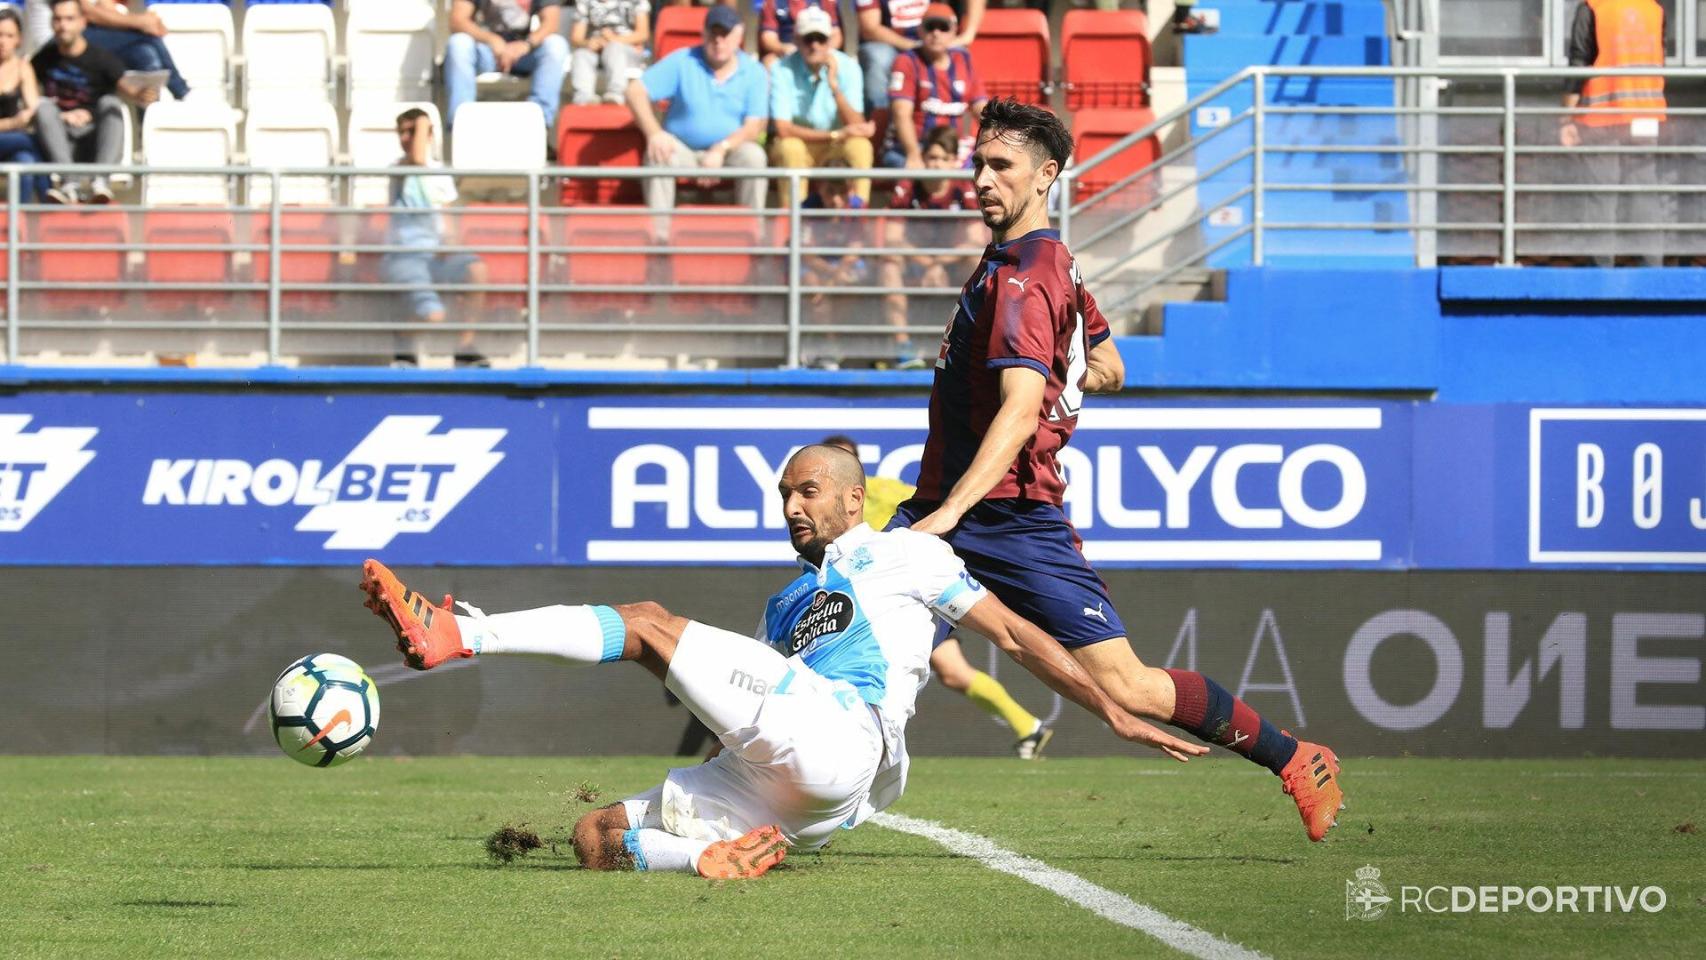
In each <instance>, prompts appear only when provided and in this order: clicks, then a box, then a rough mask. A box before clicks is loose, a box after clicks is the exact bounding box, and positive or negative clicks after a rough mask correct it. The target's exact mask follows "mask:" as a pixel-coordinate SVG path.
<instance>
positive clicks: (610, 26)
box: [569, 0, 652, 106]
mask: <svg viewBox="0 0 1706 960" xmlns="http://www.w3.org/2000/svg"><path fill="white" fill-rule="evenodd" d="M651 12H652V5H651V4H650V3H649V2H647V0H582V3H581V8H580V13H579V15H578V16H576V17H575V25H574V29H573V31H572V32H571V33H570V34H569V45H570V46H572V47H573V48H574V53H573V55H572V57H571V58H570V60H569V88H570V90H571V91H572V92H573V95H574V103H575V105H576V106H585V105H586V104H589V103H594V102H596V101H597V100H598V94H597V89H598V87H597V83H598V69H599V67H600V66H602V67H603V68H604V99H605V100H607V101H609V102H610V103H621V102H622V92H623V91H624V90H626V89H628V83H629V81H631V80H633V79H634V78H635V77H637V76H639V75H640V73H641V71H643V70H644V69H645V66H646V45H647V44H648V43H650V42H651V39H652V18H651Z"/></svg>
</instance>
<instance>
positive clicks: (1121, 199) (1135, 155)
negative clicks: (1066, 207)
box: [1072, 109, 1161, 209]
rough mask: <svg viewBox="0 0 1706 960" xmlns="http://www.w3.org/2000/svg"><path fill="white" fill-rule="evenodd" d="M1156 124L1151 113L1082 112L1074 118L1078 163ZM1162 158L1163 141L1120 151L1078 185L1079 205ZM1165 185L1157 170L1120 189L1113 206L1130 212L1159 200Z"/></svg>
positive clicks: (1154, 139)
mask: <svg viewBox="0 0 1706 960" xmlns="http://www.w3.org/2000/svg"><path fill="white" fill-rule="evenodd" d="M1154 120H1155V114H1154V113H1152V112H1151V111H1149V110H1148V109H1136V110H1080V111H1079V112H1077V113H1075V114H1073V116H1072V147H1073V149H1072V155H1073V159H1074V163H1076V164H1082V163H1084V162H1085V161H1086V160H1089V159H1090V158H1091V157H1094V156H1095V155H1096V154H1098V153H1101V152H1102V151H1103V150H1105V149H1107V148H1108V147H1111V146H1113V145H1114V144H1115V143H1117V142H1119V141H1120V140H1121V139H1123V138H1124V137H1126V136H1127V135H1128V134H1131V133H1133V132H1134V131H1136V130H1138V129H1139V128H1140V127H1143V126H1146V125H1148V124H1150V123H1152V122H1154ZM1160 156H1161V140H1160V138H1159V137H1156V136H1153V135H1152V136H1149V137H1146V138H1144V139H1142V140H1139V141H1138V142H1137V143H1134V144H1132V145H1131V146H1129V147H1127V148H1126V149H1124V150H1122V151H1120V152H1119V153H1118V154H1116V155H1115V156H1114V157H1112V158H1111V159H1109V160H1107V161H1104V162H1103V163H1101V164H1099V165H1097V166H1096V167H1095V168H1093V169H1092V170H1090V172H1089V173H1088V174H1086V175H1085V176H1084V177H1083V178H1081V179H1078V180H1075V181H1074V182H1075V183H1076V184H1077V196H1076V197H1075V198H1074V199H1075V201H1076V202H1079V203H1082V202H1083V201H1085V200H1088V199H1090V198H1091V197H1093V196H1096V195H1097V194H1099V193H1102V192H1103V191H1105V190H1108V189H1109V188H1110V187H1112V186H1113V185H1114V184H1115V183H1116V182H1117V181H1119V180H1120V179H1122V178H1124V177H1126V176H1128V175H1130V174H1132V173H1135V172H1137V171H1138V170H1141V169H1143V168H1144V167H1146V166H1148V165H1149V164H1151V163H1154V162H1155V160H1156V159H1158V158H1159V157H1160ZM1160 183H1161V172H1160V171H1159V170H1155V171H1152V172H1150V173H1149V174H1147V175H1146V176H1144V177H1142V178H1141V179H1139V180H1136V181H1133V182H1132V183H1130V184H1126V185H1123V186H1121V187H1120V188H1119V194H1118V197H1117V199H1113V200H1112V201H1111V202H1113V203H1115V204H1116V205H1117V206H1119V207H1123V208H1127V209H1130V208H1132V207H1139V206H1142V205H1143V204H1145V203H1148V202H1149V201H1150V200H1152V199H1154V198H1155V195H1156V193H1157V192H1158V191H1159V187H1160Z"/></svg>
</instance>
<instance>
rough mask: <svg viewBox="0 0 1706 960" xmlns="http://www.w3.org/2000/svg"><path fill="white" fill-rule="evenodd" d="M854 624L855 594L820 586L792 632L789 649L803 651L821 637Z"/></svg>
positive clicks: (789, 650)
mask: <svg viewBox="0 0 1706 960" xmlns="http://www.w3.org/2000/svg"><path fill="white" fill-rule="evenodd" d="M852 625H853V598H852V597H851V596H849V595H848V594H845V593H842V592H841V591H840V590H835V591H829V590H819V591H818V592H817V593H816V594H815V595H814V596H813V597H812V602H811V603H810V604H809V605H808V606H807V607H806V611H805V612H804V613H802V614H800V619H799V620H797V621H795V623H794V629H793V630H791V631H789V634H788V650H787V652H788V653H789V654H790V655H791V654H796V653H799V652H800V651H801V650H804V649H805V648H806V647H808V646H810V645H812V644H813V643H815V642H816V641H817V640H819V639H821V638H823V637H827V636H832V635H834V634H838V633H842V632H844V631H845V630H846V629H847V628H848V627H850V626H852Z"/></svg>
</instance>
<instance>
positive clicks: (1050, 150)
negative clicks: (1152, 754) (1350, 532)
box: [890, 99, 1344, 840]
mask: <svg viewBox="0 0 1706 960" xmlns="http://www.w3.org/2000/svg"><path fill="white" fill-rule="evenodd" d="M1071 152H1072V137H1071V135H1070V134H1069V133H1068V132H1067V130H1066V127H1065V125H1064V124H1062V123H1061V122H1060V120H1059V119H1058V118H1057V117H1055V115H1054V114H1052V113H1049V112H1048V111H1047V110H1044V109H1042V108H1039V107H1033V106H1027V105H1023V104H1020V103H1017V102H1015V101H1013V100H1005V99H1001V100H993V101H991V102H990V103H989V105H988V106H987V107H985V108H984V110H983V115H982V121H981V125H980V129H979V132H978V140H977V150H976V152H975V153H974V154H973V156H972V165H973V168H974V169H975V171H976V177H975V180H974V184H975V186H976V188H977V195H978V203H979V206H980V209H981V211H982V213H983V222H984V224H985V225H987V226H988V227H989V228H990V231H991V233H992V234H993V242H992V243H991V244H990V246H989V247H988V248H987V249H986V250H985V251H984V254H983V259H982V261H981V262H980V263H979V264H978V265H977V267H976V269H975V270H974V271H973V272H972V276H971V279H970V280H969V281H967V283H966V285H965V288H964V290H963V291H962V292H961V294H960V299H959V304H958V305H957V307H956V308H955V310H954V315H953V318H952V319H951V320H950V321H949V322H948V328H947V330H946V331H945V332H944V334H943V337H942V348H941V352H940V353H939V355H938V358H937V360H936V382H935V386H934V387H933V389H932V390H931V393H930V436H929V438H928V439H927V440H926V441H925V446H924V457H923V462H922V463H921V464H920V466H919V476H918V492H917V495H916V496H915V497H914V498H913V499H911V500H908V501H907V502H906V503H904V504H902V505H901V507H900V509H899V511H898V512H897V513H896V514H895V518H894V520H893V521H891V523H890V526H891V527H893V526H910V527H911V528H912V529H914V530H917V531H920V532H924V533H931V534H935V535H936V536H940V537H942V538H943V539H945V540H947V541H948V543H949V544H950V545H952V546H953V548H954V551H955V552H956V553H958V554H959V555H960V558H961V559H963V560H964V561H965V564H966V569H967V570H969V571H970V572H971V573H972V575H974V576H975V577H977V578H978V579H979V580H981V581H982V582H983V584H984V586H986V587H987V588H988V589H989V590H990V591H991V592H993V593H994V594H995V595H996V596H998V597H1000V598H1001V599H1002V601H1003V602H1005V603H1006V604H1007V605H1008V606H1009V607H1011V608H1013V609H1014V610H1015V611H1017V612H1018V613H1019V614H1020V615H1021V616H1023V617H1024V618H1025V619H1027V620H1029V621H1031V622H1032V623H1034V624H1036V625H1037V626H1039V627H1041V628H1042V629H1043V630H1045V631H1047V632H1048V633H1051V634H1053V635H1054V637H1055V639H1057V640H1059V641H1060V643H1061V644H1062V645H1063V646H1065V647H1066V648H1067V649H1069V650H1071V651H1072V654H1073V656H1075V657H1076V658H1077V659H1078V661H1079V662H1080V663H1081V664H1083V666H1084V667H1085V668H1086V670H1087V671H1088V672H1089V673H1090V675H1091V676H1092V677H1094V678H1095V680H1096V682H1097V683H1098V684H1100V685H1101V686H1102V688H1103V690H1105V691H1106V692H1107V694H1108V695H1109V697H1110V698H1112V699H1113V700H1114V702H1116V703H1118V704H1119V705H1120V706H1122V707H1124V708H1125V709H1126V710H1129V711H1131V712H1132V713H1135V714H1138V715H1141V716H1146V717H1153V718H1155V719H1158V720H1162V721H1164V722H1167V723H1171V724H1173V725H1174V726H1177V727H1180V728H1182V729H1184V730H1187V731H1189V732H1190V733H1192V734H1195V735H1196V736H1198V737H1201V738H1202V739H1204V740H1207V741H1208V742H1210V743H1216V744H1219V745H1221V746H1223V747H1226V748H1228V749H1230V750H1233V751H1235V752H1237V753H1240V754H1243V755H1244V756H1246V757H1248V758H1249V759H1250V760H1252V761H1254V762H1256V763H1258V764H1261V765H1262V766H1264V767H1267V768H1268V769H1269V770H1272V771H1273V772H1274V773H1275V774H1277V775H1279V777H1280V778H1281V781H1282V784H1283V787H1284V790H1285V792H1286V793H1287V794H1289V795H1290V796H1291V797H1292V799H1294V800H1295V801H1296V802H1297V808H1298V812H1299V813H1300V814H1301V815H1302V817H1303V823H1304V827H1305V828H1306V830H1307V831H1308V834H1309V839H1311V840H1320V839H1321V838H1322V837H1324V836H1325V835H1326V833H1327V830H1328V829H1329V828H1330V827H1332V826H1333V824H1334V823H1335V822H1336V820H1335V817H1336V816H1337V815H1338V812H1339V811H1340V810H1341V809H1343V808H1344V794H1343V792H1342V791H1341V790H1340V789H1339V783H1338V770H1339V764H1338V759H1337V758H1336V757H1335V756H1334V755H1333V752H1332V751H1331V750H1329V749H1327V748H1326V747H1323V746H1320V745H1317V744H1312V743H1305V742H1300V741H1298V740H1297V739H1295V738H1293V737H1292V736H1291V735H1290V734H1288V733H1285V732H1283V731H1281V730H1279V729H1278V728H1276V727H1275V726H1274V725H1273V724H1271V723H1269V722H1267V721H1266V720H1263V719H1262V718H1261V716H1260V715H1259V714H1257V713H1256V711H1255V710H1253V709H1251V708H1250V706H1249V705H1248V704H1246V703H1245V702H1244V701H1243V700H1241V699H1239V698H1238V697H1236V696H1233V695H1232V693H1231V692H1230V691H1228V690H1227V689H1226V688H1225V687H1222V686H1221V685H1220V684H1218V683H1216V682H1215V681H1214V680H1212V679H1210V678H1208V677H1205V676H1203V675H1202V674H1200V673H1198V672H1196V671H1194V670H1171V669H1157V668H1154V667H1149V666H1145V665H1144V664H1143V662H1142V661H1140V660H1139V659H1138V658H1137V655H1136V654H1135V653H1133V652H1132V649H1131V643H1130V642H1129V641H1128V640H1127V638H1126V630H1125V625H1124V624H1123V623H1121V621H1120V618H1119V614H1118V613H1116V612H1115V610H1114V604H1113V601H1112V600H1111V599H1110V598H1109V597H1108V589H1107V586H1106V585H1104V584H1103V583H1102V578H1101V577H1099V576H1097V574H1096V571H1095V570H1094V569H1092V568H1091V566H1090V564H1089V562H1088V561H1087V560H1085V559H1084V554H1083V551H1082V550H1081V544H1080V541H1079V539H1078V534H1077V531H1075V530H1074V529H1073V528H1072V524H1071V523H1070V522H1069V521H1068V520H1067V518H1066V514H1065V512H1064V511H1063V510H1062V509H1061V499H1062V495H1063V494H1064V492H1065V490H1066V480H1065V478H1064V476H1063V475H1062V473H1061V469H1060V464H1059V462H1058V460H1057V459H1056V454H1057V453H1058V452H1059V450H1060V448H1061V447H1063V446H1065V445H1066V442H1067V441H1068V440H1069V439H1071V437H1072V430H1073V427H1074V426H1076V425H1077V422H1078V410H1079V407H1080V406H1082V404H1083V400H1084V394H1085V393H1103V392H1113V391H1117V390H1119V389H1120V387H1121V386H1122V385H1123V384H1124V380H1125V366H1124V364H1123V363H1122V362H1121V360H1120V355H1119V350H1118V349H1117V348H1116V347H1115V346H1114V341H1113V339H1112V338H1111V336H1110V331H1109V329H1108V322H1107V320H1106V319H1105V318H1103V316H1102V313H1101V311H1100V310H1098V309H1097V308H1096V301H1095V299H1094V298H1093V297H1091V296H1090V294H1089V292H1088V291H1087V290H1085V289H1084V282H1083V279H1082V277H1081V276H1080V275H1079V272H1078V267H1077V264H1076V263H1075V262H1074V261H1073V259H1072V254H1071V253H1070V252H1069V251H1068V250H1067V249H1066V245H1065V244H1063V243H1061V242H1060V234H1059V233H1058V232H1057V231H1054V230H1051V229H1049V223H1048V195H1049V190H1050V188H1051V187H1053V186H1054V182H1055V179H1056V178H1057V177H1058V176H1059V174H1060V171H1061V169H1062V167H1063V166H1064V165H1065V163H1066V160H1067V157H1068V156H1069V155H1070V154H1071Z"/></svg>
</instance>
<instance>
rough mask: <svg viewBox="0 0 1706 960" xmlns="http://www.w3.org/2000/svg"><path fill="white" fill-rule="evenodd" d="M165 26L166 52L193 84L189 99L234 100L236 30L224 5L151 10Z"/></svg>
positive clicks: (170, 6)
mask: <svg viewBox="0 0 1706 960" xmlns="http://www.w3.org/2000/svg"><path fill="white" fill-rule="evenodd" d="M149 9H150V10H153V11H154V12H155V13H157V14H159V15H160V21H161V22H162V23H164V24H165V25H166V49H167V50H170V51H171V53H172V61H173V62H174V63H176V64H177V65H178V72H179V73H181V74H183V75H184V80H186V81H188V83H189V85H190V96H192V97H198V98H200V97H213V98H216V99H218V100H222V101H226V102H229V101H230V99H231V61H232V60H233V59H234V57H235V54H236V52H237V28H236V27H235V26H233V25H232V22H231V8H230V7H227V6H225V5H224V4H222V3H156V4H153V5H151V6H150V7H149Z"/></svg>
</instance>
